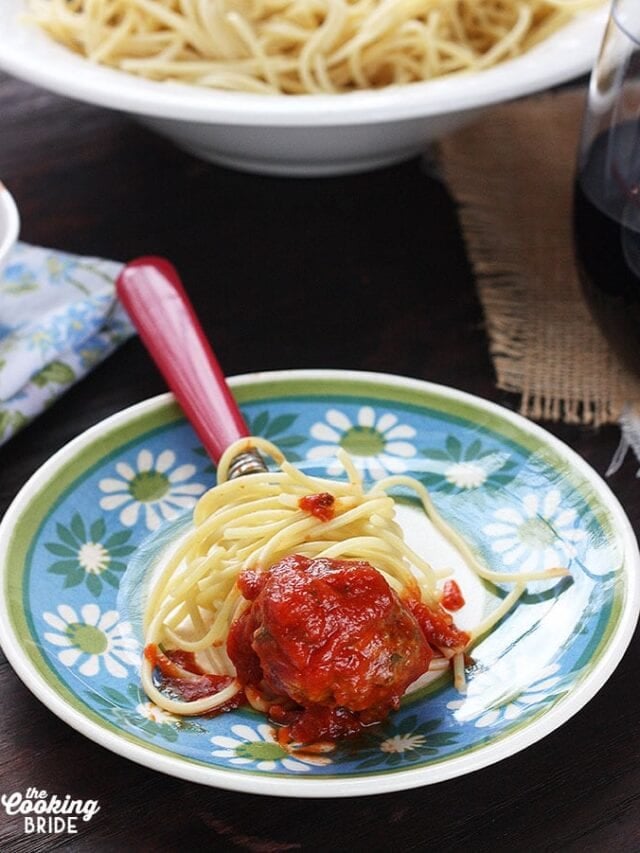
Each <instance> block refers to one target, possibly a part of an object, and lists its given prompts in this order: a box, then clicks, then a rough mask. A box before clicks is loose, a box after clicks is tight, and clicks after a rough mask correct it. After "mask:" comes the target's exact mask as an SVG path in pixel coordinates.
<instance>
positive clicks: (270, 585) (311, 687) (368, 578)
mask: <svg viewBox="0 0 640 853" xmlns="http://www.w3.org/2000/svg"><path fill="white" fill-rule="evenodd" d="M240 587H241V590H242V592H243V594H244V595H245V597H246V598H248V599H249V600H251V601H252V605H251V608H250V610H249V612H248V613H247V614H246V615H245V617H244V622H243V624H242V625H241V626H238V630H237V631H236V632H235V641H231V642H230V644H229V646H228V648H229V653H230V655H231V657H232V660H234V662H236V666H237V668H238V670H239V672H238V675H239V677H240V679H241V680H242V678H243V673H244V675H245V676H246V678H247V679H248V680H254V681H255V679H256V673H257V672H258V671H259V672H261V674H262V685H261V686H262V688H263V689H265V688H266V689H267V690H268V691H270V692H271V693H272V694H273V695H274V696H284V697H288V698H289V699H291V700H293V701H294V702H295V703H297V704H298V705H299V706H302V707H303V708H305V709H314V708H315V711H316V712H317V710H318V708H317V706H323V707H324V708H332V709H343V710H344V711H346V712H348V714H349V713H350V714H351V717H353V714H357V715H358V716H359V719H361V720H362V721H364V722H372V721H377V720H380V719H384V717H385V716H386V715H387V714H388V712H389V711H390V710H391V709H393V708H396V707H397V706H398V704H399V701H400V697H401V696H402V695H403V693H404V692H405V690H406V688H407V687H408V686H409V684H411V683H412V682H413V681H415V679H416V678H418V676H420V675H422V673H424V672H425V671H426V670H427V669H428V667H429V662H430V659H431V648H430V646H429V644H428V642H427V640H426V638H425V636H424V634H423V632H422V630H421V629H420V626H419V624H418V622H417V620H416V618H415V617H414V615H413V614H412V613H411V612H410V610H409V609H408V608H407V607H406V606H405V605H404V604H403V602H402V601H401V600H400V599H399V598H398V596H397V595H396V593H395V592H394V591H393V590H392V589H391V587H390V586H389V584H388V583H387V582H386V580H385V579H384V577H383V576H382V575H381V574H380V572H378V571H376V569H374V568H373V567H372V566H371V565H370V564H369V563H366V562H363V561H355V560H331V559H316V560H312V559H310V558H308V557H303V556H300V555H294V556H291V557H286V558H285V559H283V560H281V561H280V562H278V563H276V564H275V565H273V566H272V567H271V568H270V569H269V570H268V571H266V572H245V573H243V576H242V578H241V581H240ZM241 638H244V641H247V640H248V641H249V642H250V644H251V649H252V652H253V656H252V657H251V656H250V657H247V656H246V654H245V655H244V657H243V656H242V655H239V654H238V649H237V646H238V645H239V640H240V639H241ZM238 664H239V665H238ZM343 716H344V714H343Z"/></svg>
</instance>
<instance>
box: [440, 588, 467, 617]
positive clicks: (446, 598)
mask: <svg viewBox="0 0 640 853" xmlns="http://www.w3.org/2000/svg"><path fill="white" fill-rule="evenodd" d="M440 603H441V604H442V606H443V607H444V609H445V610H450V611H451V612H452V613H454V612H455V611H456V610H460V608H461V607H464V597H463V595H462V593H461V592H460V587H459V586H458V584H457V583H456V582H455V581H454V580H448V581H445V584H444V587H443V588H442V597H441V598H440Z"/></svg>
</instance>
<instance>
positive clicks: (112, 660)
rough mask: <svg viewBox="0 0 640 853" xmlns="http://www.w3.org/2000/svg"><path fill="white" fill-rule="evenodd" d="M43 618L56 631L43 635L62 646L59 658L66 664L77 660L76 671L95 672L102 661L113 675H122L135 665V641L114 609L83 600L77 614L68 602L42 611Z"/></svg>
mask: <svg viewBox="0 0 640 853" xmlns="http://www.w3.org/2000/svg"><path fill="white" fill-rule="evenodd" d="M42 617H43V619H44V621H45V622H46V623H47V625H49V626H50V627H51V628H54V629H55V631H56V632H57V633H53V632H49V631H47V632H46V633H45V634H44V638H45V640H46V641H47V642H48V643H51V645H52V646H57V647H58V648H60V649H61V651H59V652H58V660H59V661H60V662H61V663H63V664H64V665H65V666H68V667H73V666H76V664H78V672H80V674H81V675H84V676H86V677H88V678H91V677H93V676H94V675H98V673H99V672H100V671H101V667H102V665H104V667H105V669H106V670H107V672H108V673H109V674H110V675H112V676H114V678H125V677H126V676H127V669H126V667H127V666H138V664H139V663H140V656H139V653H138V643H137V641H136V639H135V638H134V637H133V636H132V629H131V625H130V624H129V622H119V621H118V620H119V618H120V615H119V614H118V612H117V611H116V610H107V611H106V612H105V613H101V612H100V608H99V607H98V605H97V604H93V603H92V604H85V605H84V606H83V607H82V608H81V609H80V615H78V613H77V612H76V610H75V609H74V608H73V607H70V606H69V605H68V604H60V605H58V607H57V613H49V612H46V613H43V614H42Z"/></svg>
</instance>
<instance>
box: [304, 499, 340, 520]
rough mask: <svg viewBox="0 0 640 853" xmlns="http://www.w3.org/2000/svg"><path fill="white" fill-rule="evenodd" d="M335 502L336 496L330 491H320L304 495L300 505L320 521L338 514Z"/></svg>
mask: <svg viewBox="0 0 640 853" xmlns="http://www.w3.org/2000/svg"><path fill="white" fill-rule="evenodd" d="M335 502H336V499H335V497H334V496H333V495H332V494H330V493H329V492H319V493H318V494H317V495H304V497H302V498H300V500H299V501H298V506H299V507H300V509H302V510H304V511H305V512H308V513H309V514H310V515H314V516H315V517H316V518H319V519H320V521H330V520H331V519H332V518H333V517H334V516H335V514H336V510H335Z"/></svg>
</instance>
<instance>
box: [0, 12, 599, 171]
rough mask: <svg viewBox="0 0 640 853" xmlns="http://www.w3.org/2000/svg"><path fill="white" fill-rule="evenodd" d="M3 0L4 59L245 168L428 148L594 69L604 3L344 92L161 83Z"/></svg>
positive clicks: (328, 164) (353, 163) (347, 160)
mask: <svg viewBox="0 0 640 853" xmlns="http://www.w3.org/2000/svg"><path fill="white" fill-rule="evenodd" d="M24 8H25V7H24V0H0V67H2V68H3V69H4V70H5V71H8V72H9V73H10V74H13V75H15V76H16V77H20V78H22V79H24V80H28V81H29V82H31V83H34V84H36V85H38V86H42V87H43V88H45V89H50V90H51V91H54V92H57V93H59V94H62V95H67V96H69V97H72V98H77V99H79V100H82V101H87V102H89V103H93V104H98V105H101V106H104V107H111V108H113V109H117V110H121V111H124V112H127V113H130V114H131V115H132V116H135V117H136V118H137V119H139V120H140V121H142V122H143V123H144V124H146V125H148V126H149V127H151V128H153V129H154V130H155V131H157V132H158V133H160V134H162V135H164V136H167V137H169V138H170V139H172V140H173V141H174V142H175V143H176V144H177V145H179V146H180V147H182V148H185V149H186V150H188V151H191V152H192V153H194V154H196V155H197V156H199V157H201V158H203V159H205V160H210V161H213V162H216V163H221V164H224V165H227V166H232V167H235V168H239V169H244V170H247V171H253V172H261V173H271V174H279V175H309V176H310V175H330V174H340V173H347V172H358V171H364V170H367V169H371V168H376V167H379V166H383V165H385V164H388V163H393V162H397V161H400V160H403V159H407V158H408V157H411V156H414V155H416V154H418V153H420V152H421V151H422V150H424V148H425V147H426V146H427V144H428V143H429V142H432V141H433V140H436V139H438V138H440V137H441V136H443V135H444V134H446V133H448V132H449V131H451V130H453V129H454V128H456V127H458V126H460V125H462V124H463V123H465V122H468V121H469V120H471V119H472V118H473V117H474V116H475V115H476V114H477V112H478V111H479V110H480V109H482V108H484V107H488V106H489V105H491V104H495V103H498V102H501V101H507V100H510V99H513V98H517V97H520V96H523V95H527V94H530V93H532V92H538V91H542V90H544V89H547V88H549V87H550V86H554V85H557V84H559V83H563V82H566V81H568V80H571V79H573V78H575V77H578V76H579V75H581V74H584V73H586V72H587V71H588V70H589V68H590V67H591V65H592V63H593V61H594V59H595V56H596V53H597V50H598V47H599V44H600V40H601V37H602V34H603V31H604V23H605V19H606V14H607V8H606V6H603V7H602V8H599V9H598V10H596V11H592V12H588V13H583V14H581V15H579V16H578V17H576V18H575V19H574V20H573V21H572V22H571V23H570V24H568V25H567V26H566V27H564V28H563V29H561V30H559V31H558V32H556V33H555V34H554V35H553V36H551V37H550V38H548V39H547V40H545V41H544V42H542V43H541V44H539V45H538V46H537V47H535V48H534V49H533V50H531V51H529V52H528V53H526V54H524V55H523V56H520V57H518V58H517V59H513V60H510V61H508V62H504V63H502V64H500V65H497V66H495V67H494V68H490V69H488V70H486V71H482V72H477V73H472V74H459V75H451V76H449V77H443V78H440V79H436V80H432V81H428V82H425V83H415V84H411V85H408V86H397V87H388V88H386V89H382V90H377V91H362V92H352V93H348V94H343V95H299V96H283V95H257V94H247V93H235V92H223V91H215V90H211V89H207V88H200V87H195V86H187V85H184V84H179V83H159V82H154V81H150V80H145V79H143V78H138V77H135V76H132V75H128V74H125V73H123V72H120V71H115V70H112V69H109V68H104V67H100V66H97V65H94V64H92V63H90V62H88V61H87V60H86V59H83V58H82V57H80V56H77V55H75V54H73V53H72V52H71V51H69V50H67V49H65V48H63V47H61V46H60V45H57V44H55V43H54V42H52V41H51V40H50V39H49V38H48V37H47V36H46V35H44V34H43V33H42V32H39V31H38V30H37V29H35V28H34V27H33V26H31V25H29V24H28V23H26V22H25V21H24V20H23V17H22V16H23V13H24Z"/></svg>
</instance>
